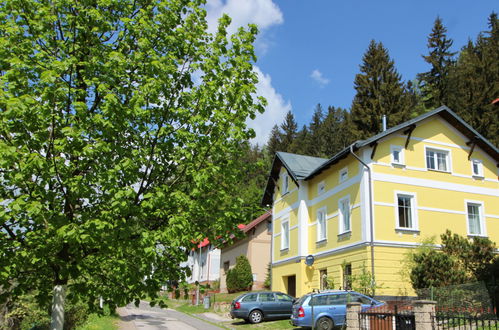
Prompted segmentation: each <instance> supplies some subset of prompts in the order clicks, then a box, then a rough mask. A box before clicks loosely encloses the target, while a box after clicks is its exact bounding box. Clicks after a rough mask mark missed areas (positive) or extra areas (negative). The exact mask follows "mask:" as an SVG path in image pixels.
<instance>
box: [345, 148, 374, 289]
mask: <svg viewBox="0 0 499 330" xmlns="http://www.w3.org/2000/svg"><path fill="white" fill-rule="evenodd" d="M354 145H355V143H353V144H351V145H350V153H351V154H352V156H354V157H355V158H356V159H357V160H358V161H359V162H360V163H361V164H362V165H364V167H365V168H366V169H367V176H368V181H369V225H370V228H371V241H370V246H371V273H372V276H373V280H374V278H375V277H374V223H373V194H372V180H371V168H370V167H369V166H367V164H366V163H364V162H363V161H362V159H360V158H359V156H357V155H356V154H355V153H354V152H353V146H354Z"/></svg>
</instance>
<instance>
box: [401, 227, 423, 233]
mask: <svg viewBox="0 0 499 330" xmlns="http://www.w3.org/2000/svg"><path fill="white" fill-rule="evenodd" d="M395 231H396V232H400V233H408V234H419V232H420V231H419V229H417V228H401V227H397V228H395Z"/></svg>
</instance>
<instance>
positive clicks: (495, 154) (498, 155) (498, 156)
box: [305, 106, 499, 180]
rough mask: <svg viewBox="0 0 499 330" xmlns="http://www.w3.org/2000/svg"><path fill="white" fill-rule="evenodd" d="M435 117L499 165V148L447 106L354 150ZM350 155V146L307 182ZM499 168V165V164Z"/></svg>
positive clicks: (404, 124) (362, 143)
mask: <svg viewBox="0 0 499 330" xmlns="http://www.w3.org/2000/svg"><path fill="white" fill-rule="evenodd" d="M435 115H440V116H441V117H442V118H443V119H445V120H446V121H448V122H449V123H450V124H451V125H452V126H454V127H456V128H457V129H458V130H459V131H460V132H461V133H462V134H463V135H464V136H466V137H467V138H468V139H469V143H470V144H473V143H476V145H478V146H479V147H480V148H482V149H483V150H485V151H486V152H487V153H488V154H489V155H490V156H492V158H494V160H495V161H496V162H498V163H499V150H498V149H497V147H495V146H494V145H493V144H492V143H490V142H489V141H488V140H487V139H486V138H484V137H483V136H482V135H480V133H478V132H477V131H476V130H474V129H473V128H472V127H471V126H470V125H468V124H467V123H466V122H465V121H464V120H462V119H461V117H459V116H458V115H456V114H455V113H454V112H453V111H452V110H450V109H449V108H447V107H446V106H441V107H439V108H437V109H435V110H432V111H429V112H427V113H425V114H422V115H421V116H418V117H416V118H414V119H411V120H408V121H406V122H403V123H402V124H400V125H397V126H394V127H391V128H389V129H387V130H386V131H384V132H381V133H379V134H376V135H374V136H372V137H370V138H369V139H366V140H360V141H356V142H354V143H353V144H352V147H353V150H354V151H355V150H358V149H360V148H363V147H366V146H369V145H374V144H375V143H377V142H378V141H379V140H381V139H382V138H384V137H386V136H388V135H390V134H392V133H395V132H397V131H405V130H407V129H410V128H412V129H414V128H416V126H417V124H419V123H420V122H422V121H423V120H425V119H427V118H430V117H432V116H435ZM349 153H350V146H348V147H347V148H345V149H343V150H341V151H340V152H338V153H337V154H336V155H334V156H333V157H332V158H331V159H329V160H328V161H327V162H325V163H323V164H322V165H321V166H319V167H317V168H316V169H315V170H314V171H312V172H311V173H310V174H309V175H308V176H307V177H306V178H305V180H309V179H311V178H313V177H314V176H316V175H318V174H319V173H321V172H322V171H324V170H325V169H327V168H329V167H330V166H331V165H333V164H336V163H337V162H339V161H340V160H341V159H343V158H345V157H346V156H348V154H349ZM498 166H499V164H498Z"/></svg>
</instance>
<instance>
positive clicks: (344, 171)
mask: <svg viewBox="0 0 499 330" xmlns="http://www.w3.org/2000/svg"><path fill="white" fill-rule="evenodd" d="M347 179H348V167H344V168H342V169H341V170H340V183H341V182H345V181H346V180H347Z"/></svg>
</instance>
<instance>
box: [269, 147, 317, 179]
mask: <svg viewBox="0 0 499 330" xmlns="http://www.w3.org/2000/svg"><path fill="white" fill-rule="evenodd" d="M277 157H279V158H280V159H281V161H282V163H283V165H284V166H285V167H286V169H287V170H288V171H289V172H290V174H291V176H293V177H294V179H295V180H301V179H304V178H306V177H307V176H308V175H309V174H310V173H312V171H313V170H315V169H316V168H317V167H318V166H320V165H322V164H323V163H325V162H326V161H327V159H326V158H319V157H312V156H303V155H297V154H290V153H289V152H282V151H278V152H277Z"/></svg>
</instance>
